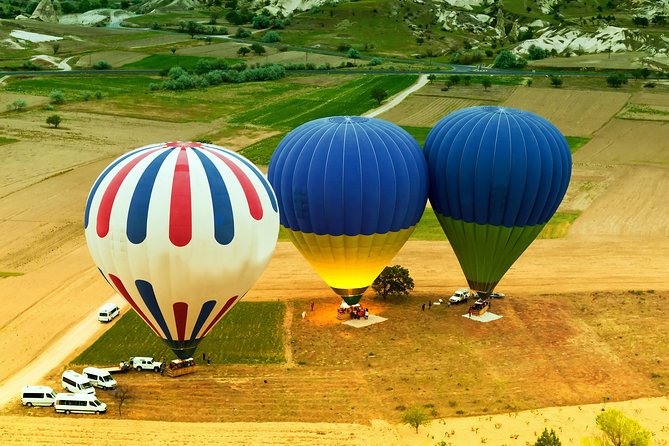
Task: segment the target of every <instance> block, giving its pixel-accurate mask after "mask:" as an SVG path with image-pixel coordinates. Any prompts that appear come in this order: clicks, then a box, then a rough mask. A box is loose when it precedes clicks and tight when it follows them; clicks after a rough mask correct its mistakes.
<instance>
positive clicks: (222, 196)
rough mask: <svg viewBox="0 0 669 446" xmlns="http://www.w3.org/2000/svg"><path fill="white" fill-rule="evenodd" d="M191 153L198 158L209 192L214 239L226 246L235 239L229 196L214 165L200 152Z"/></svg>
mask: <svg viewBox="0 0 669 446" xmlns="http://www.w3.org/2000/svg"><path fill="white" fill-rule="evenodd" d="M193 151H194V152H195V154H196V155H197V156H198V158H200V162H201V163H202V167H204V172H205V174H206V175H207V182H208V183H209V190H210V191H211V205H212V208H213V211H214V238H215V239H216V241H217V242H218V243H220V244H221V245H227V244H228V243H230V242H231V241H232V239H233V238H234V237H235V223H234V219H233V216H234V212H233V210H232V204H231V203H230V194H229V193H228V189H227V188H226V187H225V182H224V181H223V178H222V177H221V174H220V172H219V171H218V169H216V166H214V163H212V162H211V160H210V159H209V158H207V157H206V156H205V155H204V153H202V152H201V151H199V150H197V149H195V150H193Z"/></svg>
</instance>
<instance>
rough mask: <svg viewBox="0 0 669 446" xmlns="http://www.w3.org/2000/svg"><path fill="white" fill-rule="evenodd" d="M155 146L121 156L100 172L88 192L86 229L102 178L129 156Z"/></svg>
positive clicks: (85, 216) (85, 214) (85, 215)
mask: <svg viewBox="0 0 669 446" xmlns="http://www.w3.org/2000/svg"><path fill="white" fill-rule="evenodd" d="M153 147H154V146H149V147H146V148H143V149H138V150H135V151H133V152H130V153H128V154H126V155H124V156H122V157H120V158H119V159H117V160H116V161H114V162H113V163H111V164H110V165H109V166H108V167H107V168H106V169H105V170H104V171H103V172H102V173H101V174H100V176H99V177H98V179H97V180H96V181H95V184H93V187H92V188H91V192H90V194H88V199H87V200H86V212H85V213H84V229H86V228H88V221H89V219H90V215H91V203H92V202H93V197H94V196H95V193H96V192H97V191H98V188H99V187H100V183H102V180H104V179H105V178H107V175H108V174H109V172H111V171H112V169H114V167H116V166H118V165H119V164H120V163H121V162H123V161H125V160H126V159H127V158H129V157H131V156H133V155H136V154H138V153H141V152H144V151H146V150H150V149H152V148H153Z"/></svg>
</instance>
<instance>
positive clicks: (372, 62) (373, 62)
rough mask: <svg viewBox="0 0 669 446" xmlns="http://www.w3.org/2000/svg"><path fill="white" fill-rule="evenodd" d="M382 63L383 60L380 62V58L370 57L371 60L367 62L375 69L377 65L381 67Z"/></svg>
mask: <svg viewBox="0 0 669 446" xmlns="http://www.w3.org/2000/svg"><path fill="white" fill-rule="evenodd" d="M382 63H383V60H381V58H380V57H372V60H370V61H369V65H371V66H373V67H375V66H377V65H381V64H382Z"/></svg>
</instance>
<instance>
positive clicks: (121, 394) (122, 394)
mask: <svg viewBox="0 0 669 446" xmlns="http://www.w3.org/2000/svg"><path fill="white" fill-rule="evenodd" d="M129 390H130V388H129V387H128V386H127V385H121V386H118V392H117V391H116V390H115V391H114V396H116V397H117V398H118V416H119V417H120V416H121V407H122V406H123V403H124V402H125V400H127V399H128V397H129V395H128V391H129Z"/></svg>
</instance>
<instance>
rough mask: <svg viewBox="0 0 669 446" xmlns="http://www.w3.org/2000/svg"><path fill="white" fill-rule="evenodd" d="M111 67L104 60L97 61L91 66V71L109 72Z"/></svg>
mask: <svg viewBox="0 0 669 446" xmlns="http://www.w3.org/2000/svg"><path fill="white" fill-rule="evenodd" d="M111 67H112V66H111V64H109V63H108V62H107V61H104V60H98V61H97V62H95V65H93V69H95V70H109V69H110V68H111Z"/></svg>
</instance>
